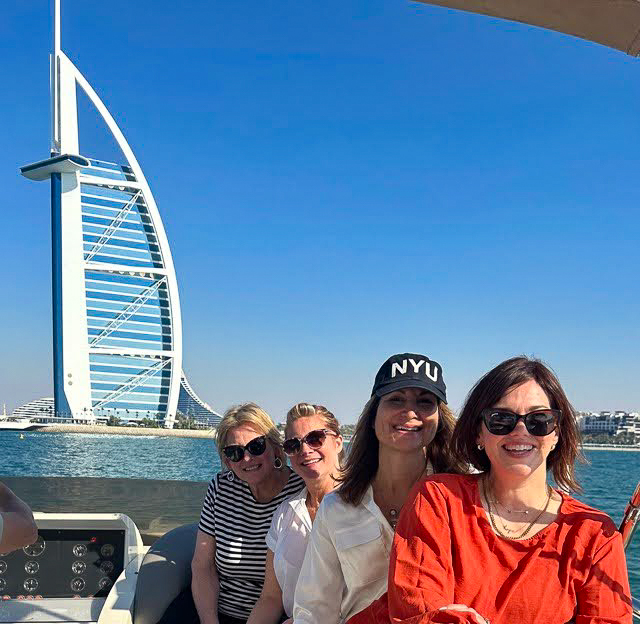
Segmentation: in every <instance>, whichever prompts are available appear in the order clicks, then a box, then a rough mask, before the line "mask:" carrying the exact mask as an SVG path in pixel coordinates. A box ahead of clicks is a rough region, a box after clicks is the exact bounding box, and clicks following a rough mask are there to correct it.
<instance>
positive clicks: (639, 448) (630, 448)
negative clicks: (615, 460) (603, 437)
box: [582, 444, 640, 452]
mask: <svg viewBox="0 0 640 624" xmlns="http://www.w3.org/2000/svg"><path fill="white" fill-rule="evenodd" d="M582 448H583V450H585V451H631V452H634V451H635V452H638V451H640V446H616V445H614V444H612V445H606V444H583V445H582Z"/></svg>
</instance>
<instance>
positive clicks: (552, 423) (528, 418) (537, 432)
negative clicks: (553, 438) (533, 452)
mask: <svg viewBox="0 0 640 624" xmlns="http://www.w3.org/2000/svg"><path fill="white" fill-rule="evenodd" d="M481 414H482V420H483V421H484V424H485V426H486V427H487V431H488V432H489V433H492V434H493V435H507V434H508V433H511V432H512V431H513V430H514V429H515V428H516V425H517V424H518V421H519V420H523V421H524V426H525V427H526V428H527V431H528V432H529V433H530V434H531V435H534V436H547V435H549V434H550V433H552V432H553V431H554V430H555V428H556V427H557V426H558V422H559V421H560V417H561V416H562V412H561V411H560V410H554V409H543V410H536V411H535V412H529V413H528V414H514V413H513V412H510V411H509V410H504V409H495V408H494V409H484V410H482V412H481Z"/></svg>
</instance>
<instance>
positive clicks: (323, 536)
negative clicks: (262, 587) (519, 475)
mask: <svg viewBox="0 0 640 624" xmlns="http://www.w3.org/2000/svg"><path fill="white" fill-rule="evenodd" d="M446 398H447V397H446V386H445V383H444V380H443V378H442V367H441V366H440V364H438V363H437V362H434V361H433V360H430V359H429V358H427V357H426V356H424V355H418V354H413V353H401V354H398V355H394V356H392V357H390V358H389V359H388V360H387V361H386V362H385V363H384V364H383V365H382V367H381V368H380V370H379V371H378V374H377V375H376V378H375V382H374V385H373V390H372V392H371V398H370V400H369V401H368V403H367V404H366V405H365V407H364V410H363V412H362V415H361V416H360V419H359V420H358V424H357V426H356V430H355V433H354V436H353V439H352V441H351V446H350V450H349V456H348V458H347V461H346V465H345V467H344V470H343V474H342V477H341V479H340V481H341V484H340V487H339V489H338V490H336V491H335V492H331V493H330V494H328V495H327V496H326V497H325V498H324V500H323V502H322V505H321V506H320V509H319V510H318V514H317V516H316V519H315V522H314V524H313V531H312V533H311V538H310V540H309V545H308V547H307V553H306V555H305V559H304V563H303V565H302V570H301V572H300V577H299V579H298V585H297V587H296V592H295V604H294V609H293V619H294V622H295V624H339V623H341V622H344V621H345V620H347V619H348V618H349V617H351V616H352V615H354V614H356V613H358V612H359V611H361V610H362V609H363V608H365V607H367V606H368V605H369V604H371V602H373V601H374V600H376V599H377V598H379V597H380V596H381V595H382V594H383V593H384V592H385V591H386V590H387V575H388V571H389V553H390V551H391V544H392V542H393V535H394V528H395V524H396V522H397V519H398V515H399V513H400V510H401V509H402V506H403V504H404V502H405V500H406V499H407V497H408V495H409V492H410V491H411V489H412V488H413V487H414V485H415V484H416V483H417V482H418V481H420V480H421V479H422V478H423V477H424V476H426V475H427V474H430V473H431V472H459V471H460V467H459V465H458V464H457V462H456V460H455V459H454V457H453V454H452V453H451V451H450V449H449V439H450V437H451V432H452V431H453V426H454V418H453V414H452V413H451V411H450V410H449V408H448V407H447V406H446Z"/></svg>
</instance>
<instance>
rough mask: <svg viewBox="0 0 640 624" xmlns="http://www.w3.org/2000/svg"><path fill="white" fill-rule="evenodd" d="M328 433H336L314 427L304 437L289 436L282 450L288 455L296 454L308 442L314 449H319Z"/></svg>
mask: <svg viewBox="0 0 640 624" xmlns="http://www.w3.org/2000/svg"><path fill="white" fill-rule="evenodd" d="M328 435H332V436H334V435H336V434H335V433H334V432H333V431H329V430H328V429H314V430H313V431H309V433H307V435H306V436H304V437H303V438H289V439H288V440H285V441H284V442H283V444H282V450H283V451H284V452H285V453H286V454H287V455H295V454H296V453H299V452H300V451H301V450H302V445H303V444H304V443H305V442H306V443H307V444H308V445H309V446H310V447H311V448H312V449H319V448H320V447H321V446H322V445H323V444H324V441H325V440H326V439H327V436H328Z"/></svg>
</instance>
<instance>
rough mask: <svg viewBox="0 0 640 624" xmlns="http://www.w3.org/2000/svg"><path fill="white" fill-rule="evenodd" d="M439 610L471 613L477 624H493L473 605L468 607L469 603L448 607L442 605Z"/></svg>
mask: <svg viewBox="0 0 640 624" xmlns="http://www.w3.org/2000/svg"><path fill="white" fill-rule="evenodd" d="M438 611H461V612H462V613H470V614H471V616H472V617H473V621H474V622H476V624H491V623H490V622H489V620H487V619H486V618H484V617H482V616H481V615H480V614H479V613H478V612H477V611H476V610H475V609H473V608H472V607H467V605H462V604H451V605H447V606H446V607H440V608H439V609H438Z"/></svg>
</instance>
